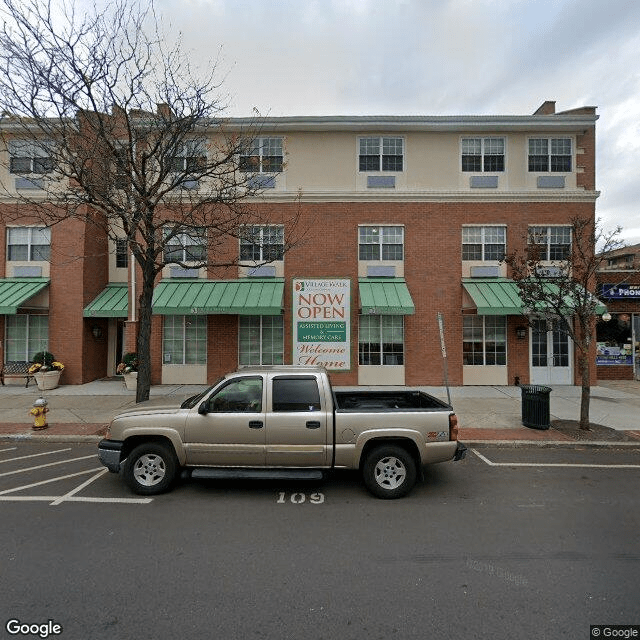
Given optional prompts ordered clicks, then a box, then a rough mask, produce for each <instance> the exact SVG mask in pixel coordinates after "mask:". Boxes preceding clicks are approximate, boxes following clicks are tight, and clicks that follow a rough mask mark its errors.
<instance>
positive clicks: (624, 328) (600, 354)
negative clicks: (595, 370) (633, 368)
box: [596, 313, 640, 365]
mask: <svg viewBox="0 0 640 640" xmlns="http://www.w3.org/2000/svg"><path fill="white" fill-rule="evenodd" d="M635 340H636V342H635V348H634V342H633V329H632V316H631V314H630V313H613V314H611V320H609V321H608V322H605V321H604V320H600V321H598V324H597V326H596V341H597V350H596V364H598V365H613V364H626V365H633V361H634V355H638V340H640V336H636V337H635ZM634 351H635V354H634Z"/></svg>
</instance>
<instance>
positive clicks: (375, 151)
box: [358, 135, 405, 173]
mask: <svg viewBox="0 0 640 640" xmlns="http://www.w3.org/2000/svg"><path fill="white" fill-rule="evenodd" d="M398 143H399V144H400V153H397V151H398V149H397V148H393V149H392V148H391V145H393V146H394V147H396V145H398ZM363 145H364V147H363ZM363 149H364V151H369V152H370V153H363ZM385 149H386V151H387V153H385ZM391 151H395V153H391ZM374 156H377V158H378V161H377V166H376V167H374V166H368V165H367V164H366V163H367V161H366V160H365V165H364V166H363V159H365V158H369V159H372V158H373V157H374ZM398 156H399V157H400V162H401V164H402V167H401V168H400V169H398V168H389V167H388V166H387V167H385V158H387V159H391V158H397V157H398ZM388 161H389V160H388ZM404 170H405V139H404V137H403V136H391V135H389V136H360V137H359V138H358V172H359V173H370V172H378V171H379V172H383V173H403V172H404Z"/></svg>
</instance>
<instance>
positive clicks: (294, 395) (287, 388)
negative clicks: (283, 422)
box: [273, 377, 320, 411]
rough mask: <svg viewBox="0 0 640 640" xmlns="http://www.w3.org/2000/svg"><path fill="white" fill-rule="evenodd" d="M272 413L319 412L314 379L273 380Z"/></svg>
mask: <svg viewBox="0 0 640 640" xmlns="http://www.w3.org/2000/svg"><path fill="white" fill-rule="evenodd" d="M273 410H274V411H320V392H319V391H318V381H317V380H316V379H315V378H311V377H310V378H284V377H283V378H274V379H273Z"/></svg>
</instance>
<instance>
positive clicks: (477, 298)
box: [462, 278, 607, 316]
mask: <svg viewBox="0 0 640 640" xmlns="http://www.w3.org/2000/svg"><path fill="white" fill-rule="evenodd" d="M462 286H463V287H464V289H465V291H466V292H467V293H468V294H469V296H470V297H471V299H472V300H473V303H474V305H475V306H476V309H477V313H478V315H480V316H514V315H518V316H519V315H527V314H529V313H531V310H530V309H525V306H524V304H523V303H522V300H521V298H520V292H519V290H518V285H517V284H516V282H515V281H514V280H510V279H509V278H487V279H483V278H469V279H463V281H462ZM546 286H547V287H549V290H550V291H553V290H554V288H555V289H556V291H557V288H558V285H557V284H555V283H554V282H552V281H551V282H549V283H548V284H547V285H546ZM572 307H573V305H572V304H571V301H570V300H567V310H568V311H569V310H571V308H572ZM606 310H607V308H606V307H605V306H604V304H602V302H600V301H599V300H598V304H597V306H596V313H597V314H598V315H602V314H603V313H605V311H606Z"/></svg>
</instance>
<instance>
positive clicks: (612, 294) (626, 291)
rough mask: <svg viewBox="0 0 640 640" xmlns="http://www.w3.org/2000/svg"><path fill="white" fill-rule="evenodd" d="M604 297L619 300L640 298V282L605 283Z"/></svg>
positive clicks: (603, 286)
mask: <svg viewBox="0 0 640 640" xmlns="http://www.w3.org/2000/svg"><path fill="white" fill-rule="evenodd" d="M602 297H603V298H609V299H610V300H611V299H617V300H629V299H634V298H635V299H636V300H640V284H603V285H602Z"/></svg>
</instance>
